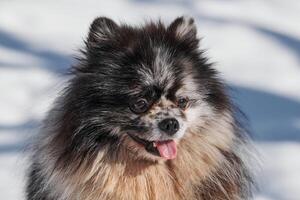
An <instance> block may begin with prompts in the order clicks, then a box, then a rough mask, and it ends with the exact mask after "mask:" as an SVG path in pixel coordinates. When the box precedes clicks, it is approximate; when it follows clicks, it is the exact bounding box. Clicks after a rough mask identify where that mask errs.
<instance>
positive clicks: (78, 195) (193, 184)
mask: <svg viewBox="0 0 300 200" xmlns="http://www.w3.org/2000/svg"><path fill="white" fill-rule="evenodd" d="M197 141H198V142H199V139H198V140H193V139H188V140H183V141H181V146H182V147H184V148H181V149H179V154H178V156H177V158H176V159H175V160H172V161H167V162H162V163H152V162H145V161H136V160H131V159H130V160H120V159H118V160H113V161H111V160H110V161H109V160H106V159H103V155H102V154H99V155H98V157H97V158H96V159H95V161H94V164H93V165H92V166H91V167H90V169H89V170H88V171H87V169H86V167H83V168H82V170H81V169H78V171H77V173H76V174H75V175H74V176H72V177H69V179H68V180H69V181H71V182H69V184H70V185H69V186H71V187H68V188H72V189H71V190H72V191H70V193H69V194H66V196H68V197H70V199H85V200H88V199H89V200H96V199H97V200H98V199H120V200H127V199H128V200H131V199H139V200H149V199H151V200H161V199H165V200H177V199H178V200H184V199H186V200H193V199H198V200H201V199H203V198H202V197H201V195H199V192H201V191H200V190H201V182H202V181H203V180H204V177H206V176H207V177H209V176H210V175H211V172H212V170H213V168H212V166H217V165H218V164H217V162H219V161H218V160H219V159H220V158H221V154H219V152H218V151H214V150H213V149H211V150H209V151H208V149H206V152H208V153H203V152H202V151H201V149H199V148H200V147H199V143H198V142H197ZM208 148H209V147H208ZM123 153H124V154H127V153H128V152H123ZM209 154H210V155H209ZM212 154H214V156H212ZM121 157H122V155H121ZM212 158H215V159H212ZM87 172H88V173H87ZM83 174H84V175H83ZM83 177H84V179H85V180H83ZM227 189H228V188H227Z"/></svg>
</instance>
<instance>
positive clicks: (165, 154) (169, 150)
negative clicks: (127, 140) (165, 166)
mask: <svg viewBox="0 0 300 200" xmlns="http://www.w3.org/2000/svg"><path fill="white" fill-rule="evenodd" d="M128 135H129V136H130V137H131V138H132V139H133V140H134V141H135V142H137V143H138V144H140V145H142V146H143V147H144V148H145V149H146V151H147V152H149V153H151V154H153V155H156V156H160V157H162V158H165V159H167V160H170V159H174V158H176V155H177V145H176V143H175V141H174V140H164V141H148V140H144V139H141V138H139V137H137V136H134V135H131V134H128Z"/></svg>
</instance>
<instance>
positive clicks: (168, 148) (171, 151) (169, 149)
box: [155, 140, 177, 160]
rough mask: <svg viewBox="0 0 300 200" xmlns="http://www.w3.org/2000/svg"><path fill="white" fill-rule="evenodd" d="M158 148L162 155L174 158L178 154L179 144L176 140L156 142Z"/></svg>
mask: <svg viewBox="0 0 300 200" xmlns="http://www.w3.org/2000/svg"><path fill="white" fill-rule="evenodd" d="M155 145H156V148H157V149H158V151H159V154H160V156H161V157H163V158H165V159H167V160H169V159H174V158H175V157H176V155H177V146H176V143H175V142H174V140H168V141H159V142H155Z"/></svg>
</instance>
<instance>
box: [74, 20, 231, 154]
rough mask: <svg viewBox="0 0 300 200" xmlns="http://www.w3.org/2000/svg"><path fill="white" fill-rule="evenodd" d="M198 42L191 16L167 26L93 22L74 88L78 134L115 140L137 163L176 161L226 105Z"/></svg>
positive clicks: (214, 73)
mask: <svg viewBox="0 0 300 200" xmlns="http://www.w3.org/2000/svg"><path fill="white" fill-rule="evenodd" d="M198 42H199V40H198V39H197V37H196V26H195V23H194V20H193V19H191V18H185V17H180V18H177V19H176V20H174V21H173V22H172V23H171V24H170V25H169V26H167V27H166V26H165V25H163V24H162V23H161V22H158V23H152V22H151V23H148V24H146V25H145V26H143V27H131V26H127V25H118V24H116V23H115V22H114V21H112V20H110V19H108V18H103V17H101V18H97V19H96V20H95V21H94V22H93V23H92V25H91V28H90V33H89V36H88V39H87V42H86V45H87V47H86V51H85V52H84V54H85V58H84V59H82V60H81V64H80V65H79V66H78V67H77V70H76V75H77V76H76V79H75V83H74V84H75V85H76V88H77V89H76V91H77V94H76V95H77V96H76V98H77V99H79V100H78V101H80V102H81V105H82V106H83V107H81V111H80V112H81V113H79V115H81V116H82V119H83V120H84V122H82V123H81V124H83V125H82V127H81V128H80V129H81V130H82V129H85V128H87V129H88V130H90V132H89V133H88V134H87V135H89V137H90V135H92V138H96V139H97V138H100V139H99V141H100V140H101V138H102V139H103V138H105V137H114V138H117V139H118V140H119V141H121V142H120V145H123V146H124V147H125V148H127V149H129V151H130V152H132V153H134V154H135V155H136V156H137V157H138V158H146V159H152V160H153V159H154V160H156V159H161V158H164V159H173V158H175V157H176V153H177V145H178V144H179V142H180V139H181V138H182V137H185V134H186V133H187V132H188V130H189V129H200V128H201V127H205V123H207V122H208V121H209V120H211V119H212V118H213V117H214V114H215V113H218V112H219V111H221V110H222V109H224V108H225V107H226V104H227V99H226V96H225V95H224V93H223V88H222V87H223V86H222V84H221V83H220V82H219V80H218V78H217V77H216V76H217V74H216V72H215V71H214V70H213V69H212V68H211V66H210V64H209V63H208V62H207V60H206V58H205V57H204V56H203V53H202V52H201V51H200V50H199V48H198Z"/></svg>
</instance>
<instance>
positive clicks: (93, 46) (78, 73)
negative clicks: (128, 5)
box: [26, 17, 254, 200]
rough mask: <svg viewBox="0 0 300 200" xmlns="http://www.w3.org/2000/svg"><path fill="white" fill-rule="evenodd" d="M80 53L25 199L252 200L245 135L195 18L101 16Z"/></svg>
mask: <svg viewBox="0 0 300 200" xmlns="http://www.w3.org/2000/svg"><path fill="white" fill-rule="evenodd" d="M80 52H81V53H80V56H79V58H78V62H77V64H75V66H73V68H72V70H71V71H72V78H70V80H69V83H68V86H66V88H65V89H64V91H63V92H62V94H61V96H60V97H58V98H57V100H56V101H55V103H54V106H53V108H52V109H51V110H50V111H49V113H48V116H47V117H46V119H45V120H44V123H43V128H42V129H41V133H40V134H39V135H38V136H37V138H36V141H35V142H34V145H33V148H32V155H31V158H30V159H31V164H30V167H29V170H28V181H27V188H26V195H27V200H76V199H77V200H99V199H101V200H108V199H109V200H196V199H197V200H241V199H251V197H252V193H253V185H254V184H253V175H252V172H251V168H250V166H249V165H251V162H249V160H250V159H249V158H250V157H251V153H249V152H251V149H250V146H251V145H250V141H249V139H248V137H247V136H246V134H245V133H246V131H245V128H243V126H242V125H241V123H240V122H239V121H240V120H239V119H238V117H237V115H236V113H238V112H237V111H238V109H237V107H236V106H235V105H234V104H233V103H232V100H231V99H230V97H229V95H228V89H227V86H226V84H225V83H224V82H223V81H222V79H221V78H220V77H219V74H218V72H217V71H216V70H215V69H214V68H213V64H212V63H210V62H209V60H208V58H207V57H206V56H205V55H204V51H203V50H201V49H200V44H199V38H198V37H197V29H196V25H195V22H194V20H193V19H192V18H189V17H178V18H176V19H175V20H174V21H172V22H171V23H170V24H169V25H166V24H164V23H162V22H161V21H160V20H159V21H150V22H146V23H145V24H143V25H141V26H130V25H127V24H118V23H116V22H114V21H113V20H111V19H109V18H106V17H98V18H96V19H95V20H94V21H93V23H92V24H91V26H90V30H89V34H88V36H87V39H86V40H85V47H84V48H83V49H82V50H81V51H80ZM249 149H250V150H249Z"/></svg>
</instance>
